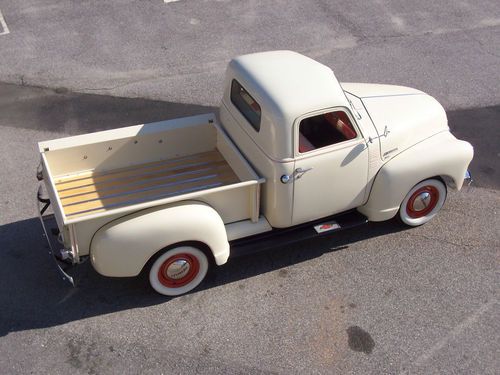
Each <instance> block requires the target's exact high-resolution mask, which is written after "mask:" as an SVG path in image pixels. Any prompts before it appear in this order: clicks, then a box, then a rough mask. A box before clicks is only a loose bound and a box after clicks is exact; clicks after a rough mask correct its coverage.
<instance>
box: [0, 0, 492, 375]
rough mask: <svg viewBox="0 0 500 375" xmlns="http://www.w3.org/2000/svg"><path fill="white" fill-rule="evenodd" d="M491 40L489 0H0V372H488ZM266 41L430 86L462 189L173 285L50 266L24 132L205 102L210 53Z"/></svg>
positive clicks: (217, 71) (94, 125)
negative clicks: (436, 201) (410, 217)
mask: <svg viewBox="0 0 500 375" xmlns="http://www.w3.org/2000/svg"><path fill="white" fill-rule="evenodd" d="M499 45H500V5H499V4H498V2H497V1H475V2H469V1H460V2H454V1H443V2H435V1H420V2H412V1H402V2H389V1H376V2H373V3H370V4H360V3H356V2H352V1H338V2H329V1H287V2H283V1H276V2H264V1H245V2H239V1H194V0H180V1H178V2H171V3H168V4H167V3H164V2H163V1H130V0H121V1H114V2H95V1H85V2H65V1H54V0H42V1H23V2H18V1H13V0H4V1H2V2H1V3H0V82H3V83H0V146H1V147H0V160H2V168H1V169H0V193H1V197H0V267H1V268H0V270H1V272H0V373H8V374H18V373H19V374H25V373H51V374H59V373H68V372H71V373H88V374H101V373H152V374H159V373H164V374H190V373H200V374H207V373H208V374H218V373H228V374H235V373H241V374H248V373H250V374H258V373H266V374H267V373H279V374H295V373H297V374H298V373H301V374H302V373H307V374H309V373H311V374H313V373H318V374H333V373H356V374H365V373H373V374H379V373H391V374H392V373H397V374H406V373H408V374H414V373H417V374H429V373H436V374H443V373H464V374H470V373H481V374H497V373H498V371H499V368H500V362H499V360H498V358H500V344H499V338H498V332H499V331H500V321H499V314H498V311H499V303H498V299H499V290H498V285H499V277H498V276H499V272H498V269H499V263H498V262H499V250H500V236H499V233H500V220H499V208H500V195H499V189H500V177H499V170H500V163H499V161H500V150H499V144H500V126H499V122H500V52H499V49H498V46H499ZM269 49H292V50H296V51H298V52H302V53H304V54H306V55H308V56H311V57H313V58H316V59H318V60H320V61H321V62H323V63H325V64H327V65H329V66H331V67H332V68H333V69H334V71H335V73H336V75H337V77H338V78H339V79H340V80H341V81H364V82H380V83H393V84H402V85H407V86H412V87H416V88H419V89H421V90H423V91H425V92H428V93H430V94H431V95H433V96H434V97H436V98H437V99H438V100H439V101H440V102H441V103H442V104H443V105H444V106H445V109H446V110H447V114H448V118H449V123H450V127H451V129H452V131H453V133H454V134H455V135H456V136H457V137H459V138H462V139H465V140H468V141H469V142H471V143H472V144H473V145H474V147H475V158H474V161H473V163H472V165H471V171H472V173H473V176H474V177H475V184H474V187H473V188H472V189H464V190H462V191H461V192H450V194H449V196H448V199H447V202H446V204H445V206H444V209H443V210H442V212H441V213H440V215H439V216H438V217H436V218H435V219H434V220H433V221H432V222H431V223H429V224H427V225H424V226H422V227H419V228H416V229H411V230H404V229H403V228H401V227H400V226H398V225H397V224H396V223H394V222H386V223H370V224H368V225H367V226H364V227H359V228H357V229H354V230H350V231H346V232H341V233H338V234H336V235H335V236H332V237H330V238H326V239H317V240H314V241H309V242H305V243H297V244H295V245H293V246H287V247H282V248H277V249H275V250H272V251H268V252H265V253H261V254H255V255H252V256H248V257H242V258H237V259H233V260H231V261H230V262H229V263H228V264H227V265H225V266H223V267H220V268H218V269H216V270H215V272H213V273H211V274H210V276H209V278H208V280H207V282H206V283H205V284H204V285H203V287H202V288H200V289H198V290H196V291H195V292H194V293H191V294H189V295H186V296H183V297H179V298H174V299H168V298H165V297H162V296H159V295H157V294H155V293H154V292H153V291H152V290H151V289H150V288H149V287H148V285H147V280H146V278H145V277H139V278H130V279H113V278H105V277H102V276H99V275H98V274H97V273H96V272H95V271H94V270H93V269H92V267H91V265H90V264H84V265H82V266H80V267H78V268H76V269H74V270H73V271H72V273H73V275H74V277H75V279H76V280H77V283H78V286H77V287H76V288H71V287H68V286H66V285H65V284H64V283H62V281H61V280H60V279H59V277H58V275H57V273H56V272H55V270H54V269H53V267H52V264H51V261H50V259H49V258H48V256H47V254H46V248H45V244H44V242H43V238H42V236H41V227H40V225H39V223H38V219H37V218H36V214H35V208H34V194H35V190H36V186H37V182H36V178H35V170H36V166H37V164H38V155H37V152H36V143H37V142H38V141H41V140H46V139H52V138H57V137H61V136H66V135H73V134H81V133H86V132H89V131H95V130H103V129H110V128H116V127H120V126H126V125H133V124H137V123H144V122H152V121H157V120H162V119H167V118H175V117H180V116H186V115H191V114H198V113H205V112H211V111H216V110H217V105H218V102H219V100H220V95H221V85H222V77H223V74H224V69H225V66H226V64H227V62H228V61H229V59H230V58H231V57H232V56H235V55H238V54H241V53H248V52H253V51H261V50H269Z"/></svg>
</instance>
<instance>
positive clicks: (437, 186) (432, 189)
mask: <svg viewBox="0 0 500 375" xmlns="http://www.w3.org/2000/svg"><path fill="white" fill-rule="evenodd" d="M445 200H446V185H445V184H444V183H442V182H441V181H440V180H437V179H434V178H432V179H429V180H425V181H422V182H420V183H418V184H417V185H415V186H414V187H413V188H412V189H411V190H410V191H409V192H408V194H407V195H406V197H405V199H404V200H403V203H401V206H400V207H399V219H400V220H401V221H402V222H403V224H406V225H408V226H411V227H416V226H419V225H422V224H425V223H427V222H428V221H429V220H431V219H432V218H433V217H434V216H436V214H437V213H438V212H439V210H440V209H441V207H443V204H444V201H445Z"/></svg>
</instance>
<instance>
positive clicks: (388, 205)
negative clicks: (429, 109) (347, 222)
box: [358, 131, 474, 221]
mask: <svg viewBox="0 0 500 375" xmlns="http://www.w3.org/2000/svg"><path fill="white" fill-rule="evenodd" d="M473 153H474V152H473V148H472V146H471V145H470V144H469V143H468V142H465V141H461V140H458V139H456V138H455V137H454V136H453V135H452V134H451V133H450V132H448V131H445V132H442V133H439V134H436V135H435V136H433V137H430V138H427V139H426V140H424V141H422V142H420V143H418V144H416V145H415V146H413V147H411V148H409V149H407V150H405V151H404V152H402V153H400V154H399V155H397V156H395V157H394V158H392V159H391V160H390V161H388V162H387V163H386V164H384V166H383V167H382V168H381V169H380V171H379V172H378V174H377V175H376V177H375V181H374V183H373V186H372V190H371V192H370V196H369V198H368V201H367V203H366V204H365V205H363V206H361V207H359V208H358V211H360V212H361V213H362V214H364V215H365V216H366V217H367V218H368V219H369V220H370V221H383V220H389V219H391V218H392V217H394V216H395V215H396V214H397V212H398V210H399V206H400V205H401V202H402V201H403V199H404V197H405V196H406V194H407V193H408V192H409V191H410V189H411V188H412V187H413V186H415V185H416V184H417V183H419V182H420V181H423V180H425V179H428V178H431V177H440V178H442V179H444V180H445V181H453V185H454V187H455V188H456V189H458V190H460V188H461V187H462V184H463V181H464V176H465V172H466V171H467V167H468V166H469V163H470V162H471V160H472V156H473Z"/></svg>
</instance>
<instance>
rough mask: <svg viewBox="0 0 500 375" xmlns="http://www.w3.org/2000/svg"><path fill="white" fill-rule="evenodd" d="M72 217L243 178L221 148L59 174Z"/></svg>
mask: <svg viewBox="0 0 500 375" xmlns="http://www.w3.org/2000/svg"><path fill="white" fill-rule="evenodd" d="M54 182H55V185H56V189H57V194H58V195H59V199H60V200H61V203H62V206H63V209H64V213H65V215H66V216H67V217H69V218H74V217H79V216H84V215H89V214H93V213H96V212H102V211H106V210H109V209H113V208H118V207H124V206H128V205H132V204H137V203H143V202H149V201H153V200H156V199H161V198H167V197H171V196H175V195H180V194H185V193H191V192H195V191H199V190H204V189H210V188H214V187H219V186H223V185H229V184H233V183H237V182H239V179H238V177H237V176H236V174H235V173H234V171H233V170H232V169H231V167H230V166H229V164H228V163H227V162H226V161H225V160H224V158H223V157H222V155H221V154H220V153H219V151H217V150H214V151H209V152H203V153H200V154H195V155H190V156H185V157H180V158H175V159H169V160H162V161H158V162H153V163H146V164H141V165H134V166H131V167H127V168H120V169H115V170H111V171H106V172H95V173H94V172H83V173H77V174H75V175H70V176H64V177H60V178H55V181H54Z"/></svg>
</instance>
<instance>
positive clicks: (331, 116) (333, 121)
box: [324, 111, 356, 140]
mask: <svg viewBox="0 0 500 375" xmlns="http://www.w3.org/2000/svg"><path fill="white" fill-rule="evenodd" d="M324 117H325V119H326V120H327V121H328V122H329V123H330V125H332V126H333V127H335V129H337V130H338V131H339V132H340V133H341V134H342V135H343V136H344V138H345V139H346V140H349V139H354V138H356V132H355V131H354V129H353V128H352V126H351V125H350V122H349V118H348V117H347V115H346V114H345V113H344V112H340V111H339V112H330V113H325V114H324Z"/></svg>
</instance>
